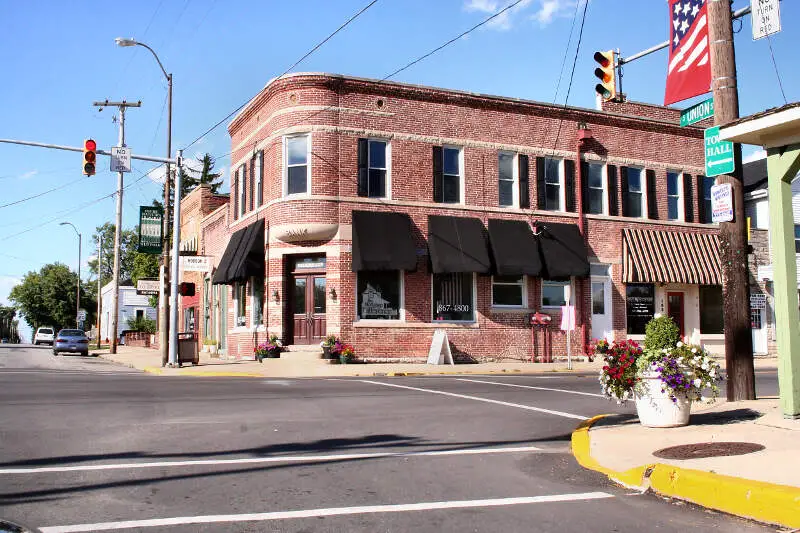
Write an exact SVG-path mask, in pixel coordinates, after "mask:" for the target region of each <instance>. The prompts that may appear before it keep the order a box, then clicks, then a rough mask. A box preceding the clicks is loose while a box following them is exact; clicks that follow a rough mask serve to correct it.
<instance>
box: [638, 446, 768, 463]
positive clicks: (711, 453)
mask: <svg viewBox="0 0 800 533" xmlns="http://www.w3.org/2000/svg"><path fill="white" fill-rule="evenodd" d="M763 449H764V447H763V446H762V445H760V444H755V443H753V442H701V443H699V444H684V445H681V446H671V447H669V448H662V449H660V450H657V451H655V452H653V455H655V456H656V457H660V458H661V459H703V458H705V457H726V456H729V455H744V454H746V453H753V452H760V451H761V450H763Z"/></svg>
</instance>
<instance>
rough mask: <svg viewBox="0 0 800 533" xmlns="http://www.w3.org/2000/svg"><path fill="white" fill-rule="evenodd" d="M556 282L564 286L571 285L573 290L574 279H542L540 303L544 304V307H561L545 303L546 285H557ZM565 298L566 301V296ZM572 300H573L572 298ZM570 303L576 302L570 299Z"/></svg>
mask: <svg viewBox="0 0 800 533" xmlns="http://www.w3.org/2000/svg"><path fill="white" fill-rule="evenodd" d="M555 284H559V285H561V286H562V287H564V288H567V287H569V289H570V291H572V281H553V280H549V279H543V280H542V286H541V290H540V291H539V292H540V294H539V298H540V303H541V305H542V309H561V306H560V305H544V287H545V285H555ZM564 300H565V301H566V298H564ZM570 300H572V299H571V298H570ZM570 304H572V305H574V302H572V301H570Z"/></svg>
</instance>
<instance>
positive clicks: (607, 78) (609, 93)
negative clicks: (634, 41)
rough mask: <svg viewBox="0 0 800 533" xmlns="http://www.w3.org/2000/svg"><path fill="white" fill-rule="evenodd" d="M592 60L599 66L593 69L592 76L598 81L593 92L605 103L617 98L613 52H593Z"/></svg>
mask: <svg viewBox="0 0 800 533" xmlns="http://www.w3.org/2000/svg"><path fill="white" fill-rule="evenodd" d="M594 60H595V61H596V62H597V63H599V64H600V66H599V67H598V68H596V69H594V75H595V76H597V78H598V79H599V80H600V83H598V84H597V85H595V87H594V90H595V92H596V93H597V94H599V95H600V96H601V97H602V98H603V100H605V101H606V102H607V101H609V100H613V99H614V98H616V97H617V80H616V77H615V75H614V51H613V50H608V51H606V52H595V53H594Z"/></svg>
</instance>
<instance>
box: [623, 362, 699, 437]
mask: <svg viewBox="0 0 800 533" xmlns="http://www.w3.org/2000/svg"><path fill="white" fill-rule="evenodd" d="M639 377H640V379H641V382H640V386H639V389H638V390H637V391H636V394H635V399H636V414H637V415H638V416H639V422H641V424H642V425H643V426H645V427H651V428H674V427H680V426H685V425H687V424H688V423H689V412H690V410H691V407H692V401H691V400H690V399H689V398H688V397H687V395H686V394H685V393H681V392H676V393H675V397H676V401H674V402H673V401H672V399H671V398H670V396H669V391H664V392H661V388H662V383H661V379H660V378H659V377H658V374H655V373H647V374H644V375H642V376H639Z"/></svg>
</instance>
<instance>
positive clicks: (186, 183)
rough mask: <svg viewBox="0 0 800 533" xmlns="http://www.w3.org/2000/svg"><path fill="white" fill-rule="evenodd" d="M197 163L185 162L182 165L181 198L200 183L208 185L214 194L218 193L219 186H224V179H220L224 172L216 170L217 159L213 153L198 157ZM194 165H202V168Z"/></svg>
mask: <svg viewBox="0 0 800 533" xmlns="http://www.w3.org/2000/svg"><path fill="white" fill-rule="evenodd" d="M197 163H198V164H196V165H195V164H194V162H193V164H192V165H191V166H188V165H186V164H184V165H183V166H182V167H181V170H182V171H183V172H182V173H181V180H182V183H181V185H182V187H181V198H183V197H184V196H186V195H187V194H189V193H190V192H192V190H194V188H195V187H197V186H198V185H208V186H209V187H210V188H211V192H212V193H214V194H217V192H219V188H220V187H222V180H221V179H220V176H222V173H221V172H214V164H215V163H216V160H215V159H214V158H213V157H212V156H211V154H208V153H207V154H204V155H203V157H198V158H197ZM192 167H200V170H197V168H192Z"/></svg>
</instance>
